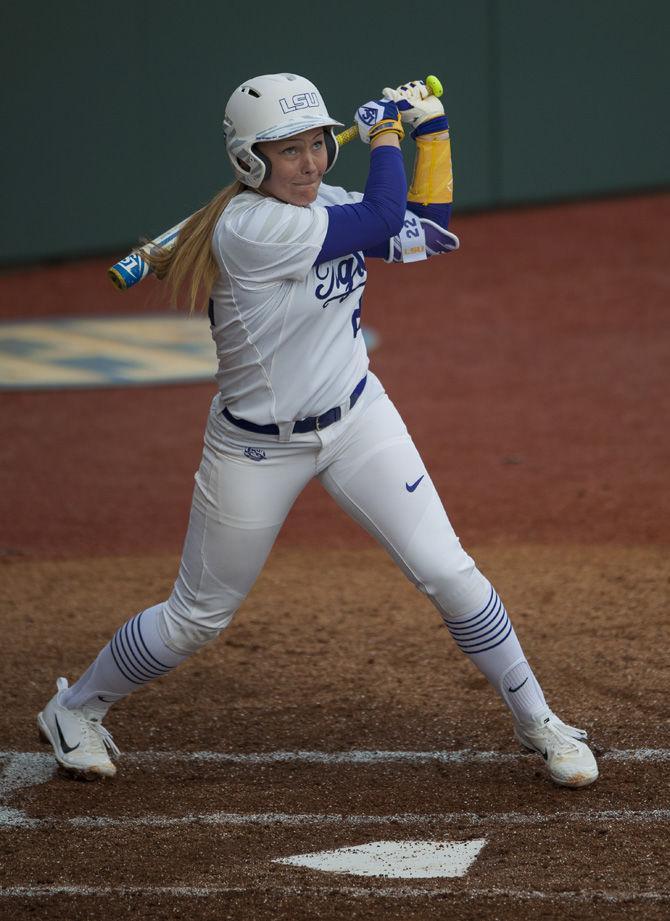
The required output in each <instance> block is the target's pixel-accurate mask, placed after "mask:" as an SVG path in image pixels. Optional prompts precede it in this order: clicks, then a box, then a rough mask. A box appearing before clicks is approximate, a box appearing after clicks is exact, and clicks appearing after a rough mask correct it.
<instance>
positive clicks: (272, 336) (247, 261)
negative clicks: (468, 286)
mask: <svg viewBox="0 0 670 921" xmlns="http://www.w3.org/2000/svg"><path fill="white" fill-rule="evenodd" d="M361 198H362V195H361V194H360V193H357V192H346V191H345V190H344V189H341V188H336V187H333V186H328V185H324V184H322V185H321V187H320V190H319V194H318V197H317V199H316V201H315V202H314V203H313V204H312V205H310V206H308V207H298V206H295V205H287V204H284V203H283V202H280V201H277V199H274V198H265V197H263V196H261V195H259V194H258V193H256V192H252V191H247V192H242V193H240V194H239V195H237V196H235V198H233V199H232V201H231V202H230V203H229V204H228V205H227V207H226V208H225V210H224V212H223V214H222V215H221V217H220V218H219V220H218V222H217V225H216V227H215V230H214V234H213V238H212V248H213V252H214V256H215V257H216V261H217V263H218V265H219V269H220V275H219V278H218V279H217V281H216V284H215V285H214V289H213V291H212V301H213V326H212V337H213V339H214V342H215V343H216V352H217V358H218V363H219V368H218V372H217V375H216V379H217V383H218V387H219V391H220V393H221V401H222V403H223V404H225V406H227V407H228V408H229V410H230V412H231V413H232V414H233V415H234V416H237V417H240V418H242V419H247V420H249V421H250V422H255V423H257V424H260V425H265V424H267V423H274V424H279V423H283V422H290V421H294V420H297V419H304V418H306V417H307V416H317V415H320V414H321V413H324V412H326V410H328V409H331V408H332V407H333V406H339V405H340V404H342V403H344V402H345V401H346V398H347V397H348V396H349V394H350V393H351V392H352V391H353V390H354V388H355V386H356V384H357V383H358V382H359V381H360V380H361V378H362V377H363V376H364V375H365V373H366V371H367V367H368V356H367V351H366V348H365V343H364V341H363V335H362V333H361V332H360V305H361V298H362V295H363V290H364V286H365V280H366V277H367V273H366V270H365V261H364V259H363V253H362V252H358V253H353V254H351V255H347V256H343V257H340V258H338V259H334V260H333V261H332V262H326V263H323V264H321V265H319V266H316V267H315V266H314V261H315V259H316V258H317V256H318V254H319V252H320V250H321V247H322V245H323V241H324V239H325V236H326V231H327V229H328V215H327V212H326V206H327V205H336V204H347V203H352V202H359V201H360V200H361Z"/></svg>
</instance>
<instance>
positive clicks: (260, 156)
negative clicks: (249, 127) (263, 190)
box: [251, 144, 272, 185]
mask: <svg viewBox="0 0 670 921" xmlns="http://www.w3.org/2000/svg"><path fill="white" fill-rule="evenodd" d="M251 149H252V150H253V152H254V153H255V155H256V156H257V157H258V159H259V160H260V161H261V163H262V164H263V166H264V168H265V172H264V173H263V178H262V179H261V182H265V180H266V179H269V178H270V176H271V175H272V164H271V163H270V160H269V158H268V157H266V156H265V154H263V153H261V152H260V150H259V149H258V144H254V146H253V147H252V148H251ZM259 185H260V183H259Z"/></svg>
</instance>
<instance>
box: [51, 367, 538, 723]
mask: <svg viewBox="0 0 670 921" xmlns="http://www.w3.org/2000/svg"><path fill="white" fill-rule="evenodd" d="M315 476H316V477H318V478H319V480H320V481H321V483H322V484H323V486H324V487H325V488H326V489H327V491H328V492H329V493H330V495H332V496H333V498H334V499H335V501H336V502H337V503H338V504H339V505H340V506H341V507H342V508H343V509H344V510H345V511H346V512H347V513H348V514H350V515H351V516H352V517H353V518H354V519H355V520H356V521H358V522H359V523H360V524H361V525H362V526H363V527H364V528H365V529H366V530H367V531H368V532H369V533H370V534H372V536H373V537H375V538H376V539H377V540H378V541H379V542H380V543H381V544H382V545H383V546H384V547H385V548H386V549H387V551H388V552H389V553H390V554H391V556H392V557H393V559H395V560H396V562H397V563H398V564H399V565H400V566H401V568H402V569H403V571H404V572H405V574H406V575H407V576H408V577H409V578H410V579H411V580H412V582H413V583H414V584H415V585H416V586H417V587H418V588H419V589H420V590H421V591H422V592H424V593H425V594H426V595H428V597H429V598H430V599H431V601H432V602H433V604H434V605H435V606H436V607H437V609H438V611H439V612H440V614H441V615H442V617H443V619H444V620H445V623H446V624H447V626H448V628H449V630H450V632H451V633H452V635H453V637H454V639H455V640H456V642H457V644H458V645H459V647H460V648H461V649H462V650H463V652H465V653H466V654H467V655H469V656H470V657H471V659H472V661H473V662H474V664H475V665H476V666H477V667H478V668H479V669H480V670H481V671H482V672H483V673H484V674H485V675H486V677H487V678H488V679H489V681H490V682H491V683H492V684H493V685H494V687H495V688H496V689H497V690H498V691H499V693H501V694H502V696H503V699H504V700H505V701H506V702H507V704H508V706H509V707H510V709H511V710H512V712H513V713H514V716H515V717H516V719H517V720H524V719H529V718H532V717H534V716H535V715H536V714H537V713H540V712H541V711H542V710H543V709H545V708H546V703H545V700H544V697H543V695H542V691H541V689H540V688H539V685H538V683H537V681H536V680H535V677H534V675H533V673H532V671H531V669H530V667H529V666H528V663H527V662H526V660H525V657H524V655H523V652H522V650H521V647H520V645H519V642H518V640H517V638H516V635H515V633H514V630H513V628H512V625H511V623H510V621H509V618H508V617H507V614H506V612H505V608H504V606H503V604H502V602H501V601H500V599H499V598H498V596H497V594H496V592H495V590H494V589H493V587H492V586H491V584H490V583H489V582H488V580H487V579H486V578H485V577H484V576H483V575H482V574H481V573H480V572H479V570H478V569H477V568H476V566H475V564H474V562H473V560H472V559H471V558H470V557H469V556H468V555H467V553H465V551H464V550H463V549H462V547H461V545H460V542H459V540H458V537H457V536H456V534H455V533H454V530H453V528H452V526H451V524H450V522H449V519H448V517H447V515H446V513H445V511H444V508H443V506H442V503H441V501H440V499H439V496H438V495H437V492H436V490H435V487H434V486H433V483H432V481H431V479H430V477H429V475H428V473H427V471H426V469H425V467H424V465H423V462H422V461H421V458H420V456H419V453H418V451H417V450H416V448H415V446H414V444H413V442H412V440H411V438H410V436H409V434H408V433H407V429H406V427H405V425H404V423H403V422H402V419H401V418H400V416H399V414H398V412H397V411H396V409H395V407H394V406H393V404H392V403H391V402H390V400H389V399H388V397H387V396H386V394H385V393H384V392H383V390H382V388H381V385H380V384H379V382H378V381H377V380H376V378H375V377H374V375H372V374H371V375H370V376H369V380H368V385H367V387H366V390H365V392H364V395H363V397H362V398H361V399H360V400H359V402H358V403H357V405H356V406H355V407H354V409H353V410H352V411H351V413H350V414H349V415H348V416H346V417H345V418H344V419H343V420H342V421H341V422H339V423H336V424H335V425H332V426H330V427H329V428H327V429H324V430H323V431H320V432H310V433H307V434H304V435H301V436H298V437H297V438H293V439H291V441H290V442H288V443H286V444H280V443H278V442H277V440H276V439H273V440H269V439H264V438H263V437H262V436H256V435H254V434H249V433H247V432H244V431H241V430H239V429H237V428H235V427H234V426H233V425H232V424H230V423H229V422H227V421H226V420H225V419H224V418H223V417H222V416H221V414H220V411H219V407H218V406H217V405H216V401H215V404H214V405H213V408H212V411H211V413H210V417H209V420H208V425H207V430H206V434H205V448H204V453H203V458H202V462H201V465H200V468H199V470H198V472H197V474H196V483H195V489H194V494H193V503H192V508H191V517H190V522H189V528H188V533H187V537H186V541H185V545H184V551H183V555H182V561H181V565H180V571H179V576H178V578H177V581H176V583H175V586H174V590H173V592H172V594H171V596H170V598H169V599H168V600H167V602H165V603H164V604H161V605H156V606H155V607H154V608H150V609H148V610H147V611H144V612H142V613H140V614H139V615H137V617H135V618H133V619H132V620H131V621H129V622H128V623H127V624H124V626H123V627H121V628H120V629H119V630H118V631H117V633H116V634H115V636H114V637H113V639H112V640H111V642H110V643H109V644H108V646H106V647H105V649H103V650H102V652H101V653H100V655H99V657H98V659H97V660H96V662H95V663H94V664H93V665H92V666H91V668H89V670H88V671H87V672H86V673H85V674H84V675H83V676H82V678H81V679H80V680H79V681H78V682H77V683H76V684H75V685H74V686H73V687H72V688H70V689H68V690H67V691H66V692H65V696H64V702H65V703H66V705H67V706H69V707H72V708H75V707H87V708H89V709H91V708H93V709H96V710H97V711H98V712H99V713H100V714H101V715H102V714H104V712H105V711H106V709H107V707H108V706H109V704H110V703H112V702H114V701H115V700H118V699H119V698H120V697H122V696H124V695H125V694H127V693H129V692H130V691H131V690H133V689H134V688H136V687H137V686H138V685H140V684H143V683H145V682H147V681H149V680H151V679H152V678H154V677H158V676H159V675H162V674H165V673H166V672H167V671H168V670H169V669H171V668H173V667H174V666H175V665H177V664H179V662H181V661H183V659H184V658H186V657H187V656H188V655H190V654H191V653H192V652H194V651H195V650H197V649H198V648H199V647H200V646H202V645H204V644H205V643H207V642H209V641H210V640H212V639H214V638H215V637H216V636H217V635H218V634H219V633H220V632H221V630H223V629H224V628H225V627H226V626H228V624H229V623H230V621H231V620H232V618H233V615H234V614H235V612H236V611H237V609H238V608H239V606H240V605H241V604H242V602H243V600H244V598H245V597H246V595H247V594H248V592H249V591H250V589H251V587H252V586H253V584H254V582H255V580H256V578H257V576H258V574H259V573H260V571H261V569H262V567H263V565H264V563H265V561H266V559H267V556H268V554H269V552H270V549H271V548H272V545H273V543H274V541H275V538H276V536H277V534H278V532H279V530H280V528H281V526H282V524H283V522H284V520H285V518H286V516H287V514H288V512H289V510H290V508H291V506H292V505H293V503H294V501H295V499H296V497H297V496H298V495H299V493H300V492H301V490H302V489H303V488H304V487H305V485H306V484H307V483H308V482H309V481H310V480H311V479H312V478H314V477H315Z"/></svg>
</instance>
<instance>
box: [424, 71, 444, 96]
mask: <svg viewBox="0 0 670 921" xmlns="http://www.w3.org/2000/svg"><path fill="white" fill-rule="evenodd" d="M426 86H427V88H428V89H429V90H430V92H431V93H432V94H433V96H437V97H438V98H439V97H440V96H441V95H442V94H443V93H444V90H443V88H442V84H441V82H440V79H439V77H436V76H435V75H434V74H431V75H430V76H428V77H426Z"/></svg>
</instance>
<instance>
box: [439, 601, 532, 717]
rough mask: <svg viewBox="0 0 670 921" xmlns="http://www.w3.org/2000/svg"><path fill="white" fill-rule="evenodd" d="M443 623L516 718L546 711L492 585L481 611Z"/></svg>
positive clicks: (529, 668)
mask: <svg viewBox="0 0 670 921" xmlns="http://www.w3.org/2000/svg"><path fill="white" fill-rule="evenodd" d="M444 622H445V624H446V626H447V628H448V630H449V632H450V633H451V635H452V637H453V638H454V640H455V641H456V645H457V646H458V648H459V649H460V650H461V651H462V652H464V653H465V654H466V656H468V658H469V659H470V660H471V661H472V662H473V664H474V665H476V666H477V668H478V669H479V670H480V672H482V674H483V675H485V676H486V678H487V679H488V680H489V681H490V683H491V684H492V685H493V687H494V688H495V689H496V691H497V692H498V693H499V694H500V696H501V697H502V699H503V700H504V701H505V703H506V704H507V706H508V707H509V709H510V710H511V711H512V714H513V715H514V717H515V719H517V720H519V721H521V722H528V721H530V720H533V719H535V718H536V717H537V715H538V714H539V713H543V712H544V711H546V709H547V702H546V700H545V699H544V694H543V692H542V688H541V687H540V685H539V683H538V681H537V679H536V677H535V675H534V674H533V671H532V669H531V667H530V665H529V664H528V662H527V661H526V657H525V656H524V653H523V649H522V648H521V644H520V643H519V640H518V639H517V635H516V633H515V631H514V627H513V626H512V622H511V621H510V619H509V617H508V615H507V611H506V610H505V605H504V604H503V603H502V601H501V599H500V597H499V595H498V593H497V592H496V590H495V589H494V588H493V586H491V590H490V593H489V597H488V600H487V602H486V604H485V605H484V606H483V607H482V608H480V609H479V610H477V611H476V612H474V613H470V614H465V615H464V616H463V617H459V618H450V619H447V618H444Z"/></svg>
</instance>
